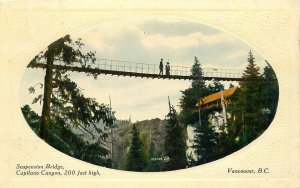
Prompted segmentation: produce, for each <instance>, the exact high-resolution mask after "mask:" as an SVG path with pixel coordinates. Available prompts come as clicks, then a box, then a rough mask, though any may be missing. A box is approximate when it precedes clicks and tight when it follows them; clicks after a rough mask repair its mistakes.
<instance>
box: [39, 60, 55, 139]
mask: <svg viewBox="0 0 300 188" xmlns="http://www.w3.org/2000/svg"><path fill="white" fill-rule="evenodd" d="M52 77H53V55H49V57H47V67H46V75H45V81H44V99H43V101H44V102H43V109H42V117H41V125H40V138H41V139H43V140H45V141H46V142H47V141H48V129H49V124H50V103H51V93H52Z"/></svg>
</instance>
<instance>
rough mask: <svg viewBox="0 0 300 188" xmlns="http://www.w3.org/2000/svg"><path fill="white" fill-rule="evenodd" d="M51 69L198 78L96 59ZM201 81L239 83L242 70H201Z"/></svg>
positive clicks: (176, 69) (178, 70) (179, 70)
mask: <svg viewBox="0 0 300 188" xmlns="http://www.w3.org/2000/svg"><path fill="white" fill-rule="evenodd" d="M28 67H30V68H43V69H44V68H46V67H47V65H46V63H34V64H30V65H29V66H28ZM52 68H53V69H63V70H67V71H72V72H85V73H91V74H105V75H116V76H129V77H140V78H152V79H154V78H156V79H179V80H196V79H199V77H195V76H191V75H190V74H191V72H190V71H191V67H185V66H170V75H165V73H164V74H163V75H159V71H160V70H159V65H158V64H145V63H137V62H129V61H120V60H111V59H97V61H96V62H95V63H93V64H88V65H85V66H82V65H81V64H80V63H79V62H73V63H72V64H71V65H66V64H65V63H63V62H55V63H54V64H53V65H52ZM202 71H203V76H202V79H203V80H212V79H214V80H218V81H240V80H241V76H242V73H243V70H240V69H216V68H202Z"/></svg>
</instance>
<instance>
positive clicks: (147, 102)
mask: <svg viewBox="0 0 300 188" xmlns="http://www.w3.org/2000/svg"><path fill="white" fill-rule="evenodd" d="M71 37H72V38H73V39H77V38H82V42H84V43H85V49H86V50H91V51H96V57H97V58H106V59H116V60H123V61H131V62H138V63H148V64H157V66H158V64H159V61H160V59H161V58H163V59H164V60H165V62H166V61H170V64H171V65H177V66H187V67H191V66H192V64H193V62H194V57H195V56H197V58H198V59H199V60H200V62H201V64H202V67H203V68H229V69H230V68H233V69H242V70H243V69H244V68H245V67H246V66H247V57H248V51H249V50H252V52H253V53H254V56H255V58H256V63H257V64H258V65H259V66H260V67H261V69H262V68H263V67H264V66H265V63H264V59H263V58H262V57H261V56H260V55H259V54H258V53H257V52H256V51H255V50H254V49H252V48H251V47H249V46H248V45H246V44H244V43H243V42H241V41H240V40H238V39H236V38H234V37H232V36H231V35H229V34H226V33H224V32H222V31H220V30H215V29H213V28H211V27H208V26H206V25H202V24H199V23H195V22H189V21H186V20H180V19H178V20H171V19H155V18H140V19H130V20H128V19H127V20H119V21H111V22H106V23H99V25H96V26H93V27H90V28H84V29H83V30H81V31H80V32H77V33H74V34H71ZM44 74H45V73H44V70H40V69H28V70H27V71H26V72H25V73H24V76H23V80H22V84H21V88H20V91H21V92H20V103H21V106H23V105H24V104H31V102H32V100H33V98H34V95H32V94H31V95H29V92H28V88H29V87H30V86H32V85H34V84H36V83H38V82H43V79H44V78H43V77H44ZM70 76H71V79H72V80H74V81H75V82H77V84H78V86H79V87H80V88H82V89H83V91H82V92H83V93H84V94H85V95H86V96H87V97H92V98H95V99H96V100H97V101H98V102H99V103H105V104H109V96H110V98H111V103H112V108H113V110H114V111H116V117H117V118H118V119H128V118H129V117H130V116H131V119H132V121H134V122H135V121H137V120H146V119H152V118H161V119H163V118H165V115H166V114H167V113H168V96H169V97H170V100H171V103H172V104H173V105H174V106H175V107H176V108H177V110H179V107H178V104H179V99H180V98H181V96H182V95H181V92H180V91H181V90H184V89H187V88H188V87H190V84H191V83H190V81H182V80H161V79H146V78H130V77H117V76H110V75H100V76H99V77H98V79H97V80H95V79H93V77H87V76H85V74H83V73H71V74H70ZM225 84H226V85H228V84H229V83H225ZM36 93H42V91H41V90H37V91H36ZM31 106H32V108H33V109H34V110H35V111H36V112H37V113H38V114H40V113H41V112H40V111H41V105H40V104H34V105H31Z"/></svg>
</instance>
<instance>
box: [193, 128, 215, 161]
mask: <svg viewBox="0 0 300 188" xmlns="http://www.w3.org/2000/svg"><path fill="white" fill-rule="evenodd" d="M216 139H217V137H216V133H215V131H214V130H213V128H212V125H211V124H209V123H205V124H204V123H203V124H201V125H200V124H198V126H196V129H195V136H194V143H195V144H194V145H193V148H194V149H195V153H196V154H197V164H203V163H207V162H210V161H213V160H215V159H216V151H215V148H216V145H217V140H216Z"/></svg>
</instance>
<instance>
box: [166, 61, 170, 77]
mask: <svg viewBox="0 0 300 188" xmlns="http://www.w3.org/2000/svg"><path fill="white" fill-rule="evenodd" d="M166 75H167V76H170V63H169V62H167V65H166Z"/></svg>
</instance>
